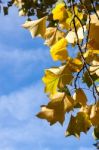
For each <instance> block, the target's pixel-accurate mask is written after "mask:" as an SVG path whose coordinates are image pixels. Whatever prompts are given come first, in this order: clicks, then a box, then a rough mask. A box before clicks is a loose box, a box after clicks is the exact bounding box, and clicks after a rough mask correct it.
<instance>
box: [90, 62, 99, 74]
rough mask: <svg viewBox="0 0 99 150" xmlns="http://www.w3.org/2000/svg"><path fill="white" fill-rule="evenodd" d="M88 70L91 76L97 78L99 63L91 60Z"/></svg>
mask: <svg viewBox="0 0 99 150" xmlns="http://www.w3.org/2000/svg"><path fill="white" fill-rule="evenodd" d="M89 70H90V73H91V74H96V75H97V76H98V77H99V61H97V60H93V61H92V66H90V68H89Z"/></svg>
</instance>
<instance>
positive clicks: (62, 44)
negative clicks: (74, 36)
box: [50, 38, 68, 61]
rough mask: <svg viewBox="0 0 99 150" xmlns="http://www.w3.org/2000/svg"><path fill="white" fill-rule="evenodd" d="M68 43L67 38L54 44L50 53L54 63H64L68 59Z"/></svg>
mask: <svg viewBox="0 0 99 150" xmlns="http://www.w3.org/2000/svg"><path fill="white" fill-rule="evenodd" d="M66 46H67V41H66V39H65V38H62V39H60V40H59V41H58V42H57V43H56V44H54V45H53V46H52V47H51V49H50V53H51V56H52V58H53V60H54V61H57V60H61V61H64V60H66V59H67V57H68V52H67V50H66Z"/></svg>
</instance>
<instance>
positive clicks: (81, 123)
mask: <svg viewBox="0 0 99 150" xmlns="http://www.w3.org/2000/svg"><path fill="white" fill-rule="evenodd" d="M90 127H91V122H90V120H89V117H88V115H87V114H85V113H83V112H78V113H77V116H76V117H74V116H72V115H71V119H70V122H69V125H68V128H67V130H66V133H65V135H66V136H70V135H74V136H76V137H77V138H79V137H80V133H81V132H84V133H86V132H87V131H88V130H89V129H90Z"/></svg>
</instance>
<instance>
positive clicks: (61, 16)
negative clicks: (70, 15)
mask: <svg viewBox="0 0 99 150" xmlns="http://www.w3.org/2000/svg"><path fill="white" fill-rule="evenodd" d="M52 14H53V20H59V21H64V20H65V19H66V16H67V12H66V8H65V3H59V4H57V5H56V7H55V8H54V9H53V10H52Z"/></svg>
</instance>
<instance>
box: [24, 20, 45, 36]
mask: <svg viewBox="0 0 99 150" xmlns="http://www.w3.org/2000/svg"><path fill="white" fill-rule="evenodd" d="M22 26H23V27H24V28H26V29H28V30H29V31H30V33H31V35H32V37H35V36H42V37H44V35H45V31H46V17H43V18H41V19H38V20H35V21H26V22H25V24H23V25H22Z"/></svg>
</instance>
